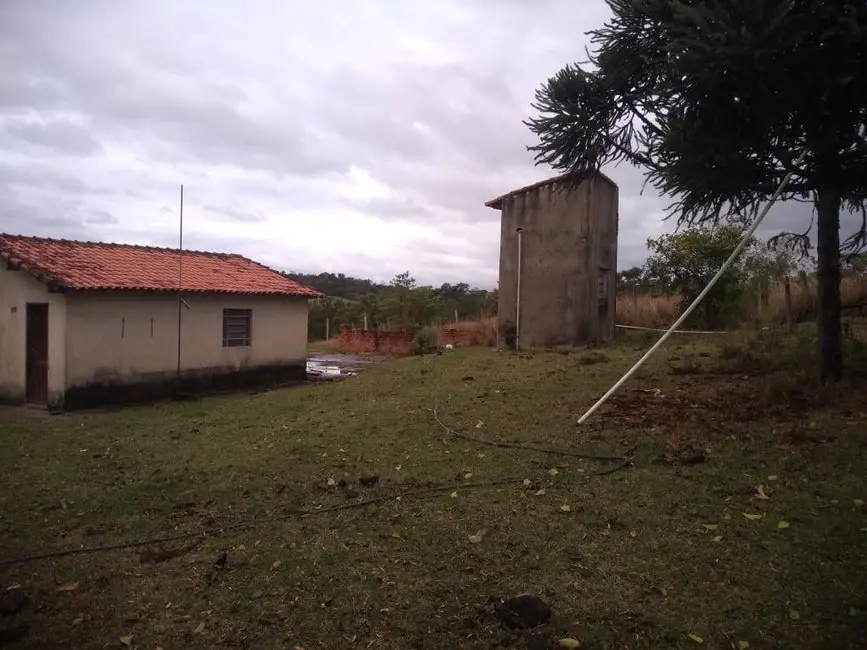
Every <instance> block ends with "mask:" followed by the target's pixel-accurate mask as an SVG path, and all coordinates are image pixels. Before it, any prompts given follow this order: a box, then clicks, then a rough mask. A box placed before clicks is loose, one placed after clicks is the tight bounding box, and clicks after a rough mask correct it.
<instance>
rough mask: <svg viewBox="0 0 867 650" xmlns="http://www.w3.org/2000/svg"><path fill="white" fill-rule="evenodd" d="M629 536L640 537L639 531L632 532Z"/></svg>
mask: <svg viewBox="0 0 867 650" xmlns="http://www.w3.org/2000/svg"><path fill="white" fill-rule="evenodd" d="M629 536H630V537H638V531H637V530H630V531H629Z"/></svg>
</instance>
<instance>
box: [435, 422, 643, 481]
mask: <svg viewBox="0 0 867 650" xmlns="http://www.w3.org/2000/svg"><path fill="white" fill-rule="evenodd" d="M431 411H432V412H433V416H434V420H436V422H437V424H439V425H440V427H442V429H443V431H445V432H446V433H447V434H448V435H450V436H455V437H456V438H463V439H464V440H469V441H471V442H475V443H477V444H480V445H488V446H489V447H500V448H503V449H523V450H525V451H535V452H538V453H541V454H552V455H555V456H568V457H571V458H584V459H585V460H596V461H599V462H603V463H619V464H618V465H616V466H614V467H611V468H609V469H605V470H602V471H601V472H594V473H593V474H592V475H593V476H603V475H605V474H611V473H613V472H616V471H618V470H621V469H626V468H627V467H632V459H631V458H630V455H629V454H628V453H627V454H624V455H622V456H604V455H599V454H588V453H584V452H578V451H572V450H571V449H550V448H548V447H537V446H535V445H525V444H521V443H517V442H503V441H500V440H488V439H486V438H479V437H477V436H471V435H469V434H467V433H462V432H460V431H456V430H455V429H452V428H451V427H449V426H448V425H447V424H445V423H444V422H443V421H442V420H441V419H440V416H439V413H437V407H436V406H434V407H433V408H432V409H431Z"/></svg>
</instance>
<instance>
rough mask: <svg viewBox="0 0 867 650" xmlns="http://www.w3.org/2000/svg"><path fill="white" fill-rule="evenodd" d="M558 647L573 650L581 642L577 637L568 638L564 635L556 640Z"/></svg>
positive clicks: (578, 646) (579, 645)
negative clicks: (563, 637)
mask: <svg viewBox="0 0 867 650" xmlns="http://www.w3.org/2000/svg"><path fill="white" fill-rule="evenodd" d="M557 647H558V648H566V650H575V649H576V648H580V647H581V642H580V641H578V640H577V639H570V638H568V637H566V638H565V639H560V640H559V641H557Z"/></svg>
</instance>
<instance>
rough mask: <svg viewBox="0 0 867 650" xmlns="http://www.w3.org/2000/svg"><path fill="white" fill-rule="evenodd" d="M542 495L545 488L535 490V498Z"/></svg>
mask: <svg viewBox="0 0 867 650" xmlns="http://www.w3.org/2000/svg"><path fill="white" fill-rule="evenodd" d="M544 494H545V488H542V489H541V490H536V496H537V497H541V496H543V495H544Z"/></svg>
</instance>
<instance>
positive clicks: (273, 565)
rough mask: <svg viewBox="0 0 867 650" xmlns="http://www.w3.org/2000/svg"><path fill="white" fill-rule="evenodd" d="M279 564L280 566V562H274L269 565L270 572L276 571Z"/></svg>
mask: <svg viewBox="0 0 867 650" xmlns="http://www.w3.org/2000/svg"><path fill="white" fill-rule="evenodd" d="M281 564H282V562H281V561H280V560H274V563H273V564H272V565H271V570H272V571H276V570H277V569H279V568H280V565H281Z"/></svg>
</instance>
